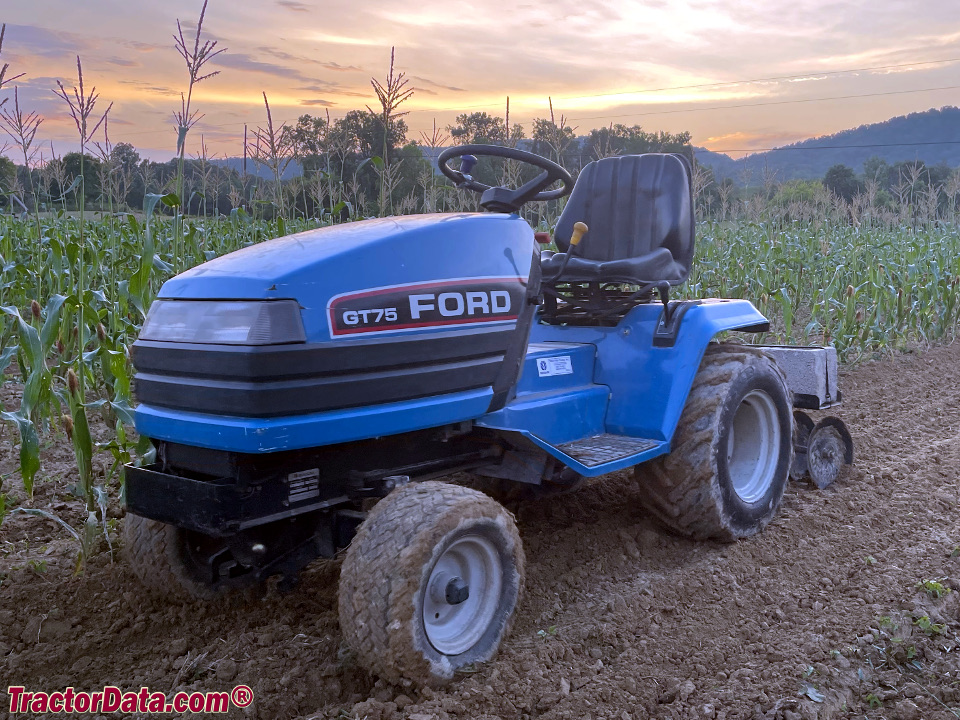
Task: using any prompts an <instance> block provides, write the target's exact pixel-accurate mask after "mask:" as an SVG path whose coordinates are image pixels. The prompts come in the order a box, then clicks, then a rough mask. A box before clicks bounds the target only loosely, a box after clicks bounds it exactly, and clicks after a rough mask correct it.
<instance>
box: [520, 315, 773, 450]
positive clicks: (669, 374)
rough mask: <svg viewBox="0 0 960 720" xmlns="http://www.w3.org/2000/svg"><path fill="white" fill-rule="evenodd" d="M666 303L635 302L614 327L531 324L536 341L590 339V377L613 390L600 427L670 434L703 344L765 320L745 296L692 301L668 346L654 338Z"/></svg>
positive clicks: (758, 328) (665, 437)
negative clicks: (593, 358)
mask: <svg viewBox="0 0 960 720" xmlns="http://www.w3.org/2000/svg"><path fill="white" fill-rule="evenodd" d="M662 312H663V306H662V305H660V304H659V303H649V304H644V305H638V306H637V307H635V308H633V309H632V310H630V312H629V313H627V315H626V316H625V317H624V318H623V319H622V320H621V321H620V322H619V323H618V324H617V325H616V327H570V326H566V327H561V326H550V325H543V324H540V325H535V326H534V328H533V331H532V333H531V341H533V342H550V341H560V342H574V343H577V342H579V343H592V344H593V345H595V346H596V348H597V356H596V364H595V366H594V377H593V382H594V383H596V384H597V385H606V386H607V387H608V388H609V389H610V400H609V404H608V406H607V412H606V417H605V421H604V427H605V431H606V432H607V433H611V434H615V435H626V436H630V437H639V438H649V439H651V440H657V441H661V442H663V441H670V440H671V439H672V438H673V433H674V431H675V430H676V428H677V423H678V422H679V420H680V414H681V413H682V412H683V407H684V405H685V404H686V401H687V396H688V395H689V393H690V388H691V387H692V386H693V378H694V376H695V375H696V374H697V369H698V368H699V367H700V362H701V361H702V360H703V355H704V353H705V352H706V349H707V345H708V344H709V343H710V342H711V341H712V340H713V339H714V338H715V337H716V336H717V334H719V333H721V332H724V331H730V330H739V331H744V332H763V331H766V330H767V328H768V327H769V324H768V321H767V319H766V318H765V317H764V316H763V315H762V314H761V313H760V312H759V311H758V310H757V309H756V308H755V307H754V306H753V304H752V303H750V302H749V301H747V300H715V299H710V300H702V301H699V302H698V303H696V304H693V303H691V304H689V306H688V307H686V308H685V310H684V313H683V317H682V319H681V321H680V323H679V325H678V327H677V329H676V333H675V339H674V340H673V342H672V343H671V344H669V345H666V346H665V345H664V344H663V343H657V342H655V339H656V338H655V336H656V335H657V329H658V327H660V326H661V315H662Z"/></svg>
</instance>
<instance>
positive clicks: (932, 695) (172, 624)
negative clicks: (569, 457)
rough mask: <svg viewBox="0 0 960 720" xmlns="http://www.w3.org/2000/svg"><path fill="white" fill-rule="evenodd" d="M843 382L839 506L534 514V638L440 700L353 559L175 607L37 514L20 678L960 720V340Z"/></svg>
mask: <svg viewBox="0 0 960 720" xmlns="http://www.w3.org/2000/svg"><path fill="white" fill-rule="evenodd" d="M842 386H843V391H844V396H845V399H846V403H845V405H844V407H843V408H840V409H838V411H837V413H836V414H838V415H840V416H841V417H842V418H843V419H844V421H845V422H846V423H847V424H848V426H849V427H850V430H851V433H852V434H853V437H854V441H855V443H856V447H857V459H856V464H855V467H854V468H853V469H852V470H850V471H849V472H848V473H847V474H846V475H845V477H843V478H842V479H841V480H840V481H838V483H837V484H835V485H834V486H832V487H830V488H828V489H827V490H825V491H818V490H816V489H814V488H813V487H812V486H810V485H808V484H807V483H794V484H792V485H791V487H790V488H789V489H788V492H787V495H786V498H785V500H784V503H783V507H782V510H781V512H780V514H779V516H778V517H777V519H776V520H774V522H773V523H772V524H771V525H770V526H769V527H768V528H767V529H766V530H765V531H764V532H763V533H762V535H760V536H758V537H755V538H752V539H749V540H746V541H741V542H738V543H735V544H720V543H712V542H692V541H688V540H685V539H682V538H678V537H675V536H672V535H669V534H667V533H665V532H663V531H661V530H659V529H658V527H657V526H656V525H655V524H654V523H653V522H652V521H651V519H650V518H648V517H646V516H645V515H644V513H643V512H642V511H640V510H639V509H638V503H637V502H636V498H637V496H638V495H639V493H641V492H642V490H641V488H640V487H639V486H638V484H637V483H636V482H635V481H634V479H633V477H632V475H631V474H629V473H621V474H617V475H612V476H608V477H604V478H600V479H598V480H595V481H592V482H591V483H590V484H588V485H587V486H586V487H585V488H583V489H582V490H580V491H579V492H577V493H574V494H570V495H565V496H559V497H552V498H548V499H542V500H538V501H535V502H534V501H531V502H526V503H524V504H521V505H520V506H519V507H517V508H515V509H516V512H517V516H518V521H519V526H520V531H521V534H522V536H523V539H524V543H525V547H526V553H527V589H526V594H525V598H524V600H523V603H522V606H521V608H520V611H519V617H518V619H517V622H516V624H515V626H514V629H513V633H512V634H511V636H510V637H509V638H508V640H507V641H506V642H505V644H504V646H503V647H502V649H501V652H500V653H499V655H498V657H497V658H496V659H495V660H494V661H492V662H490V663H488V664H486V665H484V666H482V667H478V668H475V669H474V671H472V672H469V673H462V674H460V675H459V676H458V678H457V680H455V681H454V682H453V683H452V684H450V685H449V686H447V687H445V688H444V689H442V690H417V689H416V688H410V687H401V686H393V685H388V684H385V683H384V682H383V681H378V680H377V679H376V678H373V677H371V676H370V675H369V674H367V673H366V672H365V671H364V670H363V669H361V668H359V667H357V665H356V663H355V660H354V658H353V656H352V655H351V653H350V652H349V651H348V650H347V649H346V648H345V647H344V646H343V643H342V638H341V635H340V629H339V625H338V620H337V606H336V596H337V594H336V586H337V574H338V567H337V563H336V562H317V563H315V564H314V565H312V566H311V567H310V568H309V569H308V571H307V572H305V573H304V576H303V581H302V583H301V585H300V586H299V587H298V588H297V589H296V590H295V591H294V592H293V593H291V594H288V595H279V594H278V593H277V592H276V590H275V589H273V588H271V589H269V590H268V591H267V592H266V594H265V595H264V596H262V597H260V598H255V599H253V600H252V601H249V600H248V602H247V603H246V604H245V603H244V602H241V601H240V600H228V601H221V602H218V603H213V604H206V605H203V604H188V605H184V606H176V605H171V604H166V603H162V602H157V601H154V600H151V599H149V598H148V597H146V596H145V595H144V593H143V592H142V590H141V588H140V586H139V584H138V582H137V581H136V579H135V578H134V577H133V575H132V574H131V572H130V571H129V570H128V569H127V568H126V567H124V566H123V565H122V564H121V563H116V564H114V563H111V560H110V554H109V553H103V554H101V555H99V556H97V557H95V558H93V559H92V560H91V561H90V562H88V564H87V566H86V568H85V569H84V570H83V572H82V573H80V574H75V558H76V543H75V542H74V541H73V540H72V539H70V538H68V537H67V536H66V533H65V532H63V531H62V530H60V529H58V527H57V526H56V525H55V524H54V523H52V522H50V521H47V520H42V519H39V518H36V517H26V516H23V515H19V514H18V515H16V516H13V517H11V518H8V520H7V521H6V522H5V524H4V525H3V526H2V528H0V554H2V556H3V557H2V558H0V573H2V574H0V579H2V584H0V679H2V680H3V682H2V683H0V685H2V686H3V689H5V688H6V687H7V686H8V685H23V686H25V687H27V688H28V689H30V690H43V691H47V692H51V691H54V690H63V688H64V687H67V686H72V687H74V688H76V689H78V690H87V691H93V690H99V689H100V688H102V687H103V686H104V685H117V686H120V687H121V688H123V689H125V690H126V689H133V690H137V689H139V688H140V687H141V686H148V687H150V688H151V690H161V691H163V692H167V693H170V692H172V691H174V690H178V689H186V690H204V691H206V690H218V689H226V690H229V689H231V688H233V687H234V686H235V685H238V684H246V685H249V686H250V687H251V688H253V691H254V694H255V697H256V699H255V701H254V703H253V704H252V705H251V706H250V707H248V708H246V710H244V711H240V710H236V709H235V710H232V711H231V713H232V714H233V715H234V716H236V717H260V718H298V717H317V718H355V719H356V720H362V719H363V718H367V719H368V720H402V719H403V718H407V719H408V720H431V719H432V718H437V719H438V720H453V719H454V718H463V719H466V718H470V719H476V718H484V719H486V720H493V719H494V718H502V719H503V720H508V719H513V718H534V717H542V718H557V719H561V718H563V719H566V718H570V719H571V720H573V719H574V718H577V719H578V720H579V719H581V718H584V719H585V718H590V719H594V718H610V719H616V720H620V719H622V720H637V719H639V718H646V717H654V718H677V719H680V718H715V719H717V720H720V719H721V718H728V719H732V718H783V719H784V720H798V719H800V718H805V719H809V718H847V717H849V718H854V717H856V718H862V717H868V718H902V719H903V720H911V719H918V718H926V719H931V720H936V719H938V718H955V717H960V709H958V710H956V711H955V710H953V709H952V708H958V707H960V675H958V673H960V660H958V658H960V638H958V634H960V612H958V607H960V603H958V602H957V598H958V595H960V592H958V591H960V547H958V546H960V488H958V477H960V344H954V345H952V346H947V347H940V348H935V349H931V350H926V351H923V352H916V353H914V354H909V355H903V356H899V357H896V358H894V359H887V360H883V361H878V362H872V363H868V364H864V365H862V366H860V367H858V368H857V369H855V370H852V371H848V372H846V373H845V374H844V377H843V378H842ZM7 440H9V437H8V438H7ZM46 452H47V455H48V458H47V460H48V462H47V465H46V467H54V468H55V467H57V466H58V465H57V463H58V462H59V463H60V464H61V465H62V467H63V468H64V475H63V477H62V478H61V479H58V480H49V481H47V482H45V483H41V484H40V486H39V487H38V490H37V493H36V496H35V497H34V499H33V500H32V501H31V504H32V505H33V506H35V507H44V508H47V509H49V510H51V511H54V512H56V513H57V514H59V515H61V516H62V517H64V518H65V519H67V520H68V521H70V522H71V523H72V524H74V525H75V526H77V525H79V523H80V522H81V521H82V518H83V513H82V512H81V510H80V506H79V504H78V503H77V502H76V501H75V500H72V499H69V496H68V495H67V492H66V488H67V485H68V484H69V483H72V482H75V479H73V478H72V477H71V476H70V474H69V471H68V470H67V469H66V468H68V467H69V457H70V452H69V445H67V444H66V443H65V441H64V442H63V443H61V445H58V446H56V447H52V448H49V449H48V450H47V451H46ZM3 453H4V457H3V459H2V466H0V467H2V470H3V472H11V471H12V470H13V469H14V468H15V466H16V465H15V463H16V457H15V454H14V451H13V449H12V447H11V445H10V443H9V442H4V443H3ZM12 479H13V478H11V481H12ZM10 484H11V482H8V483H7V485H8V487H9V485H10ZM924 581H932V582H928V583H927V584H926V585H925V586H918V583H921V582H924ZM938 595H939V596H940V597H936V596H938ZM8 703H9V700H8V698H7V696H5V695H4V696H3V697H2V702H0V715H2V713H5V712H6V711H7V709H8V707H9V706H8Z"/></svg>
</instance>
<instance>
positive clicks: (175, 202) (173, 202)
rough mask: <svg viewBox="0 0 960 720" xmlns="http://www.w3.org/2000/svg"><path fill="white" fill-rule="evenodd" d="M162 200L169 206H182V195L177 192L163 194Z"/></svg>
mask: <svg viewBox="0 0 960 720" xmlns="http://www.w3.org/2000/svg"><path fill="white" fill-rule="evenodd" d="M160 202H162V203H163V204H164V205H166V206H167V207H171V208H175V207H180V197H179V196H178V195H177V194H176V193H167V194H166V195H163V196H162V197H161V198H160Z"/></svg>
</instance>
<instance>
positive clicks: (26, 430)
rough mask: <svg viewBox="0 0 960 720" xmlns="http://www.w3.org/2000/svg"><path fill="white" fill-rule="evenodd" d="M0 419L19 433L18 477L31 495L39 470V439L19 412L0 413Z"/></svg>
mask: <svg viewBox="0 0 960 720" xmlns="http://www.w3.org/2000/svg"><path fill="white" fill-rule="evenodd" d="M0 417H2V418H3V419H4V420H9V421H10V422H12V423H14V424H15V425H16V426H17V430H18V431H19V433H20V477H22V478H23V488H24V490H26V491H27V494H28V495H33V480H34V478H35V477H36V475H37V471H38V470H40V438H39V437H37V429H36V427H34V425H33V422H31V420H30V418H28V417H25V416H24V415H21V414H20V413H19V412H15V413H14V412H4V413H0Z"/></svg>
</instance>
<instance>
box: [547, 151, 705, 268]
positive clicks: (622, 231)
mask: <svg viewBox="0 0 960 720" xmlns="http://www.w3.org/2000/svg"><path fill="white" fill-rule="evenodd" d="M578 221H581V222H585V223H586V224H587V227H589V228H590V230H589V231H588V232H587V233H586V234H585V235H584V236H583V241H582V243H581V245H580V250H579V253H578V254H579V256H580V257H583V258H585V259H588V260H596V261H600V262H605V261H608V260H620V259H625V258H633V257H640V256H642V255H646V254H648V253H651V252H653V251H655V250H657V249H659V248H667V249H668V250H669V251H670V253H671V254H672V255H673V259H674V261H675V262H677V263H678V264H679V265H681V266H682V267H683V268H684V269H685V271H684V273H683V279H684V280H685V279H686V277H687V275H689V273H690V264H691V262H692V260H693V250H694V214H693V198H692V192H691V171H690V164H689V162H688V161H687V159H686V158H685V157H683V156H682V155H674V154H664V153H648V154H645V155H623V156H619V157H609V158H604V159H603V160H596V161H594V162H591V163H589V164H588V165H586V166H585V167H584V168H583V170H581V171H580V175H579V176H578V177H577V183H576V185H575V186H574V188H573V193H571V195H570V199H569V200H568V201H567V204H566V207H565V208H564V210H563V214H562V215H561V216H560V220H559V221H558V222H557V228H556V230H555V232H554V238H555V240H556V243H557V247H558V248H559V249H560V251H561V252H566V250H567V248H568V247H569V244H570V236H571V234H572V233H573V224H574V223H575V222H578Z"/></svg>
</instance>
